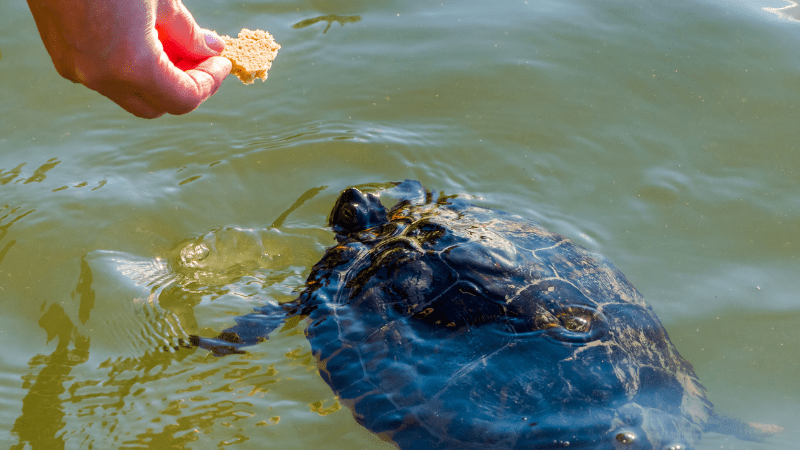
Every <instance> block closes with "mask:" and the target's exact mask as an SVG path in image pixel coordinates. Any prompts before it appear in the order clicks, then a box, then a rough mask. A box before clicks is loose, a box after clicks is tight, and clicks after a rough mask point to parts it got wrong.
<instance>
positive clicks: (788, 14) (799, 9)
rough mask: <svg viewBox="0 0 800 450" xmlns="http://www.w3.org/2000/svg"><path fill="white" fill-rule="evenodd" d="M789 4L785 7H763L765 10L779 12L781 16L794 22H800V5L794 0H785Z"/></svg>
mask: <svg viewBox="0 0 800 450" xmlns="http://www.w3.org/2000/svg"><path fill="white" fill-rule="evenodd" d="M785 1H786V2H787V3H789V6H784V7H783V8H762V9H763V10H764V11H768V12H771V13H773V14H777V15H778V16H779V17H782V18H784V19H789V20H790V21H792V22H800V5H798V4H797V2H793V1H792V0H785Z"/></svg>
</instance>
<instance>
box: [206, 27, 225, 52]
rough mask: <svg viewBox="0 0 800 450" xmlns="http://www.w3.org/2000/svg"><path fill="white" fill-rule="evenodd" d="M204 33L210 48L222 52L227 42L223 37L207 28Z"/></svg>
mask: <svg viewBox="0 0 800 450" xmlns="http://www.w3.org/2000/svg"><path fill="white" fill-rule="evenodd" d="M203 35H204V36H205V38H206V45H208V48H210V49H211V50H214V51H216V52H221V51H222V50H224V49H225V42H223V41H222V39H221V38H220V37H219V36H218V35H217V33H214V32H213V31H208V30H206V31H204V32H203Z"/></svg>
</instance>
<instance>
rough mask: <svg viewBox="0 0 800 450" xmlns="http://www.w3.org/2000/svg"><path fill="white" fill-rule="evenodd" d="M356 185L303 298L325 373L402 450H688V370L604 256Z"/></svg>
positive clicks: (480, 214) (518, 223)
mask: <svg viewBox="0 0 800 450" xmlns="http://www.w3.org/2000/svg"><path fill="white" fill-rule="evenodd" d="M389 192H390V193H391V194H392V195H393V196H394V197H396V198H397V197H399V199H400V201H399V203H397V205H395V206H394V207H393V208H391V209H389V210H387V209H386V208H384V206H382V205H381V202H380V201H379V198H378V196H376V195H374V194H369V193H364V192H361V191H360V190H358V189H354V188H351V189H348V190H347V191H345V192H344V193H343V194H342V196H341V197H340V199H339V201H338V202H337V203H336V206H335V207H334V209H333V211H332V213H331V217H330V221H331V226H332V228H333V229H334V231H335V232H336V233H337V240H338V242H339V244H338V245H336V246H334V247H333V248H331V249H329V250H328V252H327V253H326V255H325V256H324V257H323V259H322V260H321V261H320V262H319V263H318V264H317V265H316V266H315V267H314V269H313V270H312V273H311V276H310V277H309V282H308V288H307V289H306V291H305V292H304V293H303V294H302V295H301V297H300V298H299V299H298V302H299V303H300V304H302V305H303V307H304V308H305V309H304V310H305V311H306V313H305V314H308V316H309V318H310V323H309V326H308V329H307V336H308V338H309V340H310V342H311V345H312V348H313V351H314V354H315V355H316V356H317V358H318V359H319V365H320V373H321V374H322V376H323V378H324V379H325V381H326V382H327V383H328V384H329V385H330V386H331V387H332V388H333V390H334V391H335V392H336V394H337V395H338V396H339V397H340V399H341V400H342V401H343V402H344V403H345V404H347V405H348V406H349V407H350V408H351V409H352V410H353V412H354V415H355V417H356V419H357V420H358V421H359V423H361V424H362V425H364V426H365V427H367V428H368V429H370V430H372V431H373V432H375V433H377V434H379V435H381V436H382V437H383V438H385V439H387V440H391V441H393V442H395V443H396V444H397V445H398V446H399V447H400V448H401V449H405V450H410V449H413V450H416V449H424V450H432V449H558V448H565V449H591V450H606V449H609V450H610V449H654V450H668V449H670V450H679V449H681V450H682V449H690V448H692V447H693V446H694V444H695V443H696V442H697V441H698V440H699V438H700V435H701V432H702V430H703V428H704V426H705V424H706V422H707V421H708V420H709V417H710V416H711V414H712V412H711V408H712V407H711V404H710V403H709V402H708V400H707V399H706V397H705V393H704V389H703V387H702V386H701V384H700V382H699V381H698V379H697V377H696V375H695V373H694V371H693V369H692V367H691V365H690V364H689V363H688V362H687V361H685V360H684V359H683V358H682V357H681V356H680V355H679V354H678V352H677V350H676V349H675V347H674V346H673V344H672V343H671V342H670V340H669V337H668V336H667V332H666V331H665V330H664V328H663V326H662V325H661V323H660V322H659V320H658V318H657V317H656V316H655V314H654V313H653V311H652V310H651V309H650V308H649V307H648V306H646V305H645V304H644V302H643V300H642V296H641V295H640V294H639V292H637V291H636V289H635V288H634V287H633V286H631V284H630V283H628V281H627V280H626V279H625V277H624V275H623V274H622V273H621V272H620V271H619V270H617V269H616V268H615V267H614V266H613V265H612V264H611V263H610V262H609V261H608V260H607V259H606V258H604V257H602V256H600V255H598V254H596V253H593V252H590V251H588V250H586V249H584V248H583V247H580V246H578V245H576V244H574V243H572V242H571V241H569V240H568V239H566V238H564V237H562V236H560V235H557V234H554V233H550V232H548V231H546V230H545V229H544V228H542V227H541V226H540V225H538V224H537V223H535V222H533V221H530V220H527V219H523V218H521V217H519V216H514V215H510V214H506V213H503V212H499V211H494V210H489V209H485V208H481V207H477V206H474V205H471V204H469V203H467V202H466V201H464V200H460V199H457V198H447V197H443V198H435V196H434V195H432V194H430V193H428V192H426V191H425V190H424V189H423V188H422V186H421V185H419V183H417V182H410V181H406V182H404V183H400V184H399V185H397V186H396V187H395V188H393V189H391V190H390V191H389Z"/></svg>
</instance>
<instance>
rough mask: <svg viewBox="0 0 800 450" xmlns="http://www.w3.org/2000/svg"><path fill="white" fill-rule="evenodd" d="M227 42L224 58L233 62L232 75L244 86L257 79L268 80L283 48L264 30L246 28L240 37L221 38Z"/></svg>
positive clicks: (223, 53)
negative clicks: (270, 69) (279, 51)
mask: <svg viewBox="0 0 800 450" xmlns="http://www.w3.org/2000/svg"><path fill="white" fill-rule="evenodd" d="M220 37H221V38H222V40H223V41H225V50H223V51H222V56H224V57H226V58H228V59H230V60H231V63H232V64H233V68H232V69H231V73H232V74H234V75H236V76H237V77H239V79H240V80H242V83H244V84H251V83H253V82H254V81H255V79H256V78H261V80H262V81H266V79H267V71H268V70H269V68H270V67H271V66H272V61H273V60H274V59H275V55H277V54H278V49H279V48H281V46H280V45H278V44H277V43H276V42H275V39H273V38H272V35H271V34H269V33H267V32H266V31H262V30H248V29H247V28H244V29H243V30H242V31H240V32H239V37H238V38H236V39H234V38H231V37H230V36H220Z"/></svg>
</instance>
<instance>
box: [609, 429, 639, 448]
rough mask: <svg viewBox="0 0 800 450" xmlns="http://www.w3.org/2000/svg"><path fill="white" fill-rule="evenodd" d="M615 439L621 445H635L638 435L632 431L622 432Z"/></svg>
mask: <svg viewBox="0 0 800 450" xmlns="http://www.w3.org/2000/svg"><path fill="white" fill-rule="evenodd" d="M614 439H615V440H616V441H617V442H619V443H620V444H625V445H628V444H633V443H634V442H636V434H635V433H633V432H632V431H621V432H619V433H617V435H616V436H614Z"/></svg>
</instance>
